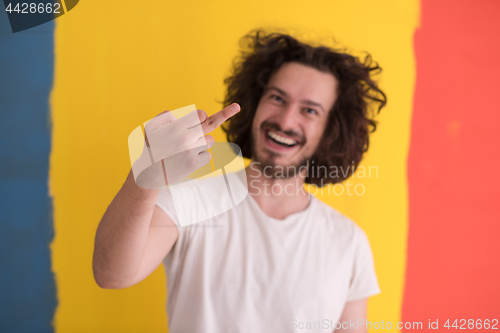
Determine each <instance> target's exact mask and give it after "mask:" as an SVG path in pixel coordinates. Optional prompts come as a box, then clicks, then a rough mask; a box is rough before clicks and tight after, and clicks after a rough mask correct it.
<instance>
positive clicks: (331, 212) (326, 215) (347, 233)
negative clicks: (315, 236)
mask: <svg viewBox="0 0 500 333" xmlns="http://www.w3.org/2000/svg"><path fill="white" fill-rule="evenodd" d="M312 200H313V202H314V205H315V206H314V207H315V211H314V214H315V215H316V216H317V218H318V219H321V220H322V221H323V223H325V224H327V225H329V226H330V227H333V228H335V232H336V234H341V235H342V236H343V237H348V238H351V240H354V238H358V237H360V235H361V234H364V231H363V229H361V227H359V226H358V225H357V224H356V222H354V221H353V220H352V219H350V218H349V217H347V216H346V215H344V214H342V213H341V212H339V211H338V210H337V209H335V208H333V207H332V206H329V205H327V204H325V203H324V202H322V201H321V200H319V199H317V198H316V197H314V196H312Z"/></svg>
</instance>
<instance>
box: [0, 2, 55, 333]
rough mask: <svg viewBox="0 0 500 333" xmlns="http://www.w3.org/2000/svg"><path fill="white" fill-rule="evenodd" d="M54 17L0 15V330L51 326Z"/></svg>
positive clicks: (41, 329)
mask: <svg viewBox="0 0 500 333" xmlns="http://www.w3.org/2000/svg"><path fill="white" fill-rule="evenodd" d="M53 72H54V22H53V21H51V22H48V23H46V24H43V25H41V26H39V27H36V28H33V29H29V30H26V31H24V32H18V33H16V34H13V33H12V30H11V28H10V26H9V22H8V19H7V15H6V13H5V12H4V11H3V10H2V12H1V13H0V116H1V118H0V189H1V192H0V193H1V199H0V219H1V222H0V265H1V272H2V273H1V274H0V332H23V333H24V332H37V333H42V332H53V328H52V325H51V322H52V318H53V316H54V311H55V308H56V305H57V300H56V289H55V282H54V276H53V273H52V272H51V267H50V266H51V262H50V250H49V244H50V242H51V241H52V238H53V236H54V230H53V224H52V201H51V199H50V197H49V195H48V187H47V182H48V166H49V154H50V143H51V138H50V133H51V128H50V126H51V125H50V109H49V96H50V92H51V89H52V83H53Z"/></svg>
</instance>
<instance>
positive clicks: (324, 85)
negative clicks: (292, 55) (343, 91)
mask: <svg viewBox="0 0 500 333" xmlns="http://www.w3.org/2000/svg"><path fill="white" fill-rule="evenodd" d="M337 85H338V81H337V79H336V78H335V77H334V76H333V75H332V74H330V73H324V72H321V71H319V70H317V69H315V68H312V67H309V66H306V65H302V64H299V63H296V62H289V63H285V64H283V65H282V66H281V67H280V68H279V69H278V71H276V73H274V74H273V75H272V76H271V78H270V79H269V82H268V87H270V86H274V87H277V88H279V89H281V90H283V91H284V92H286V93H287V95H289V97H290V98H291V99H292V100H302V99H309V100H312V101H315V102H318V103H320V104H321V105H322V106H323V107H324V108H325V110H329V109H330V108H331V107H332V106H333V103H334V102H335V99H336V97H337V93H336V91H337Z"/></svg>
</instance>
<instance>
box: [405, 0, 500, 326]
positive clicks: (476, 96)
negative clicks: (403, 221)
mask: <svg viewBox="0 0 500 333" xmlns="http://www.w3.org/2000/svg"><path fill="white" fill-rule="evenodd" d="M499 17H500V1H486V0H482V1H481V0H474V1H469V0H465V1H464V0H460V1H452V0H447V1H435V0H422V17H421V29H419V30H417V32H416V34H415V49H416V58H417V85H416V91H415V104H414V113H413V120H412V135H411V145H410V156H409V161H408V176H409V191H410V230H409V239H408V266H407V276H406V288H405V295H404V302H403V320H404V321H415V320H421V321H422V322H423V323H424V329H425V328H427V324H428V319H432V320H436V319H439V325H440V329H443V327H442V325H443V324H444V323H445V321H446V320H447V319H453V320H454V319H466V320H468V319H487V318H489V319H492V318H497V319H500V318H499V317H500V310H499V309H500V305H498V302H499V299H500V283H499V281H500V217H499V216H500V195H499V191H500V176H499V173H500V156H499V153H500V149H499V144H500V140H499V139H498V136H499V133H500V106H499V105H500V94H499V92H498V90H499V89H500V19H499ZM497 327H500V324H499V325H497Z"/></svg>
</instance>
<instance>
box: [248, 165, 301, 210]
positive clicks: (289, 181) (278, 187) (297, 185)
mask: <svg viewBox="0 0 500 333" xmlns="http://www.w3.org/2000/svg"><path fill="white" fill-rule="evenodd" d="M285 169H286V168H285ZM246 175H247V183H248V193H249V195H252V196H253V198H254V199H255V201H256V202H257V203H258V204H259V206H260V208H261V209H262V211H264V213H266V214H267V215H268V216H269V217H272V218H276V219H284V218H285V217H287V216H288V215H290V214H294V213H297V212H300V211H303V210H304V209H306V208H307V206H308V205H309V196H310V194H309V193H307V192H306V191H305V190H304V180H305V170H304V172H301V173H299V174H297V175H296V176H294V177H290V178H272V177H269V171H267V172H263V171H262V170H261V169H260V168H259V167H258V166H257V164H255V163H254V161H253V160H252V163H251V164H250V166H249V167H248V168H247V169H246Z"/></svg>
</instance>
